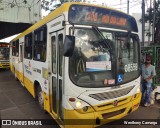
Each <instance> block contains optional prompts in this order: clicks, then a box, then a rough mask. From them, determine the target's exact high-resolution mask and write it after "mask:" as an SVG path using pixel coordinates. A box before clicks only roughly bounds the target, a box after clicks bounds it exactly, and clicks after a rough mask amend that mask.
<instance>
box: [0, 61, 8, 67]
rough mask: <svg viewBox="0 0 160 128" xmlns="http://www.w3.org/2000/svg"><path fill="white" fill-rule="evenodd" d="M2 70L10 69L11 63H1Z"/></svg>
mask: <svg viewBox="0 0 160 128" xmlns="http://www.w3.org/2000/svg"><path fill="white" fill-rule="evenodd" d="M0 68H9V62H0Z"/></svg>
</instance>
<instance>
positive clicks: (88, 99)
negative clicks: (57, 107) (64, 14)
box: [63, 5, 141, 125]
mask: <svg viewBox="0 0 160 128" xmlns="http://www.w3.org/2000/svg"><path fill="white" fill-rule="evenodd" d="M112 18H113V19H114V20H113V19H112ZM111 20H112V21H111ZM69 22H70V24H71V25H68V26H66V28H67V29H66V30H68V34H70V35H73V36H74V37H75V48H74V51H73V55H72V56H71V57H68V58H67V57H66V59H65V82H64V83H65V85H64V90H65V93H64V94H65V100H64V105H63V106H64V118H70V119H90V121H87V122H92V124H93V125H100V124H103V123H107V122H110V121H112V120H115V119H119V118H122V117H124V116H125V115H127V114H129V113H130V112H133V111H135V110H136V109H137V108H138V106H139V103H140V99H141V93H140V58H139V54H140V53H139V52H140V51H139V49H140V48H139V47H140V46H139V39H138V35H137V34H136V30H135V29H136V28H135V26H136V23H135V20H134V19H133V18H132V17H130V16H128V15H125V14H123V13H120V12H116V11H113V10H112V11H111V10H106V9H103V8H97V7H89V6H79V5H72V6H71V7H70V11H69ZM73 25H74V27H73ZM136 27H137V26H136ZM92 119H93V120H92Z"/></svg>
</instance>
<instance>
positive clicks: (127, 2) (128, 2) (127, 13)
mask: <svg viewBox="0 0 160 128" xmlns="http://www.w3.org/2000/svg"><path fill="white" fill-rule="evenodd" d="M127 14H129V0H128V1H127Z"/></svg>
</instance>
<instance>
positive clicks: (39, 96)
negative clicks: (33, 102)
mask: <svg viewBox="0 0 160 128" xmlns="http://www.w3.org/2000/svg"><path fill="white" fill-rule="evenodd" d="M37 100H38V103H39V106H40V108H41V109H42V110H44V97H43V92H42V89H41V87H40V85H39V86H38V87H37Z"/></svg>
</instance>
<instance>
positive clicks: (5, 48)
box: [0, 42, 9, 68]
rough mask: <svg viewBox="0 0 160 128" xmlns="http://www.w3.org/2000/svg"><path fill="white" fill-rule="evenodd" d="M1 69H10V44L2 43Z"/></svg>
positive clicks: (0, 47)
mask: <svg viewBox="0 0 160 128" xmlns="http://www.w3.org/2000/svg"><path fill="white" fill-rule="evenodd" d="M0 68H9V43H6V42H0Z"/></svg>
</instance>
